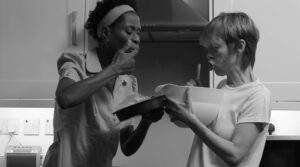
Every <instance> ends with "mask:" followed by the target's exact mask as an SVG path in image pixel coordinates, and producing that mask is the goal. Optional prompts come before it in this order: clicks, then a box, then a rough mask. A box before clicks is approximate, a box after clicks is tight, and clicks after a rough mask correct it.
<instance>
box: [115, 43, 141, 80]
mask: <svg viewBox="0 0 300 167" xmlns="http://www.w3.org/2000/svg"><path fill="white" fill-rule="evenodd" d="M138 52H139V47H138V45H137V44H134V43H133V42H131V41H130V40H128V41H127V42H126V43H125V45H124V46H123V48H121V49H120V50H118V51H117V52H116V54H115V56H114V58H113V61H112V64H113V65H114V67H115V69H116V71H117V73H118V74H119V75H122V74H130V73H132V72H133V71H134V69H135V59H134V57H135V56H136V55H137V54H138Z"/></svg>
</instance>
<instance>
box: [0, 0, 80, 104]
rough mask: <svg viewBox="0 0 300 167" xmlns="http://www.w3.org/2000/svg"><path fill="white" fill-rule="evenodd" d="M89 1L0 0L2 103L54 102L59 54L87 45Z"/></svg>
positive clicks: (0, 94)
mask: <svg viewBox="0 0 300 167" xmlns="http://www.w3.org/2000/svg"><path fill="white" fill-rule="evenodd" d="M85 3H86V2H85V0H43V1H41V0H26V1H24V0H1V1H0V107H4V106H8V107H14V106H17V107H27V106H30V107H35V106H41V107H53V105H52V104H53V98H54V93H55V89H56V84H57V81H58V74H57V67H56V61H57V58H58V57H59V56H60V55H61V54H62V52H63V51H65V50H68V49H71V50H77V51H81V52H82V51H83V49H84V48H83V47H84V43H83V41H84V40H83V37H84V35H83V32H84V31H83V25H84V20H85V16H86V14H85ZM72 13H77V14H76V18H75V17H73V22H71V20H72V18H71V16H72ZM73 16H75V14H73ZM71 28H73V30H72V29H71ZM72 37H73V38H74V39H75V38H76V43H77V45H76V46H73V45H72V41H71V39H72ZM74 42H75V41H74ZM74 42H73V43H74Z"/></svg>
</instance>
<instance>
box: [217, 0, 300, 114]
mask: <svg viewBox="0 0 300 167" xmlns="http://www.w3.org/2000/svg"><path fill="white" fill-rule="evenodd" d="M213 9H214V12H213V15H214V16H216V15H218V14H219V13H220V12H233V11H243V12H245V13H247V14H249V16H250V17H251V18H252V19H253V20H254V22H255V23H256V25H257V27H258V29H259V31H260V40H259V43H258V48H257V52H256V63H255V66H254V72H255V73H256V75H257V77H258V78H259V79H260V80H261V81H262V82H264V83H265V84H266V86H267V87H268V88H269V89H270V90H271V93H272V109H299V108H300V94H299V92H300V77H299V74H300V68H299V63H300V56H299V53H300V47H299V46H298V45H299V44H298V43H299V42H298V38H299V37H300V32H299V29H300V22H299V21H298V20H299V18H300V1H299V0H287V1H282V0H273V1H270V0H251V1H248V0H239V1H234V0H214V3H213ZM212 75H213V78H214V82H213V83H214V86H216V84H217V83H218V81H219V80H220V79H221V78H219V77H216V76H215V75H214V74H212Z"/></svg>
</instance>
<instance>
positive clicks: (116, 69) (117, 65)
mask: <svg viewBox="0 0 300 167" xmlns="http://www.w3.org/2000/svg"><path fill="white" fill-rule="evenodd" d="M129 47H130V42H128V43H127V44H125V46H124V47H123V48H122V49H120V50H119V51H117V52H116V54H115V56H114V59H113V62H112V63H111V64H110V65H109V66H108V67H107V68H105V69H103V70H102V71H101V72H99V73H98V74H96V75H94V76H92V77H90V78H87V79H84V80H81V81H79V82H74V81H73V80H71V79H68V78H63V79H61V80H60V81H59V83H58V86H57V89H56V99H57V103H58V104H59V106H60V107H62V108H69V107H73V106H75V105H78V104H80V103H82V102H83V101H85V100H86V99H87V98H88V97H90V96H91V95H92V94H93V93H94V92H95V91H96V90H98V89H99V88H100V87H102V86H104V85H105V84H106V83H108V82H109V81H110V80H111V79H114V78H115V77H116V76H118V75H121V74H129V73H132V72H133V70H134V66H135V60H134V56H135V55H136V54H137V53H138V50H137V49H135V50H132V51H131V52H129V53H126V50H127V49H128V48H129Z"/></svg>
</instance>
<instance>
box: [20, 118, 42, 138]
mask: <svg viewBox="0 0 300 167" xmlns="http://www.w3.org/2000/svg"><path fill="white" fill-rule="evenodd" d="M23 133H24V135H39V133H40V119H25V120H24V122H23Z"/></svg>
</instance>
